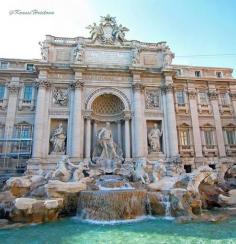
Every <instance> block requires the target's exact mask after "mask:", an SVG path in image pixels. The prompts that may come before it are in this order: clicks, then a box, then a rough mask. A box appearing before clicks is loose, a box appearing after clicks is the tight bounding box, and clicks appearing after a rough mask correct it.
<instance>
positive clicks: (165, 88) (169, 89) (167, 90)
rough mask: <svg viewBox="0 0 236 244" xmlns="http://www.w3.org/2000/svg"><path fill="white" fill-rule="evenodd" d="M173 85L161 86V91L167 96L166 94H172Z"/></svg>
mask: <svg viewBox="0 0 236 244" xmlns="http://www.w3.org/2000/svg"><path fill="white" fill-rule="evenodd" d="M173 87H174V86H173V84H172V83H169V84H164V85H162V86H161V91H162V92H163V93H164V94H166V93H170V92H173Z"/></svg>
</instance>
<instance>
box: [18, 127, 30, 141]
mask: <svg viewBox="0 0 236 244" xmlns="http://www.w3.org/2000/svg"><path fill="white" fill-rule="evenodd" d="M16 138H20V139H31V138H32V127H31V126H30V125H19V126H17V127H16Z"/></svg>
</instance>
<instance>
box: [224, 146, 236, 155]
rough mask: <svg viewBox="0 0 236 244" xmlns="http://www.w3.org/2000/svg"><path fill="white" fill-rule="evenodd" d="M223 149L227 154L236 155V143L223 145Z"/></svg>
mask: <svg viewBox="0 0 236 244" xmlns="http://www.w3.org/2000/svg"><path fill="white" fill-rule="evenodd" d="M225 151H226V155H227V156H236V144H228V145H225Z"/></svg>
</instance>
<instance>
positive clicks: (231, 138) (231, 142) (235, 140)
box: [226, 130, 236, 145]
mask: <svg viewBox="0 0 236 244" xmlns="http://www.w3.org/2000/svg"><path fill="white" fill-rule="evenodd" d="M226 136H227V141H228V144H229V145H235V144H236V138H235V131H233V130H230V131H229V130H228V131H226Z"/></svg>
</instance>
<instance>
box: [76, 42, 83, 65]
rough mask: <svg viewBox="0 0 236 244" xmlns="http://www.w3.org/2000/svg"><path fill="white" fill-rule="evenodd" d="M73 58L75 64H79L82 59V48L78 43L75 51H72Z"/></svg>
mask: <svg viewBox="0 0 236 244" xmlns="http://www.w3.org/2000/svg"><path fill="white" fill-rule="evenodd" d="M74 58H75V62H77V63H81V62H83V59H84V47H83V45H81V44H80V43H78V44H77V46H76V48H75V50H74Z"/></svg>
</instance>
